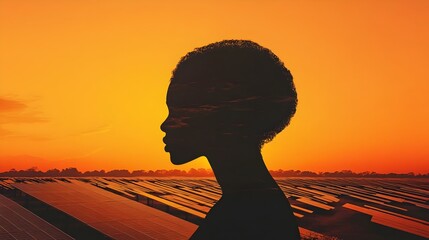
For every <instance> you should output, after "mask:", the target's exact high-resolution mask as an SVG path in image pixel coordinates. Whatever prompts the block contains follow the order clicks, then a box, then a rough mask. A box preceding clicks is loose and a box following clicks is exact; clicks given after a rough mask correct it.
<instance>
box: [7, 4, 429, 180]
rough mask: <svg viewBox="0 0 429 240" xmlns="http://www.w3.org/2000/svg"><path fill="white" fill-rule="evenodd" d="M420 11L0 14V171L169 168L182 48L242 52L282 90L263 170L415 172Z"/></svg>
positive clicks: (297, 8) (50, 9)
mask: <svg viewBox="0 0 429 240" xmlns="http://www.w3.org/2000/svg"><path fill="white" fill-rule="evenodd" d="M428 9H429V1H425V0H421V1H417V0H403V1H398V0H384V1H383V0H380V1H372V0H363V1H342V0H338V1H334V0H327V1H314V0H313V1H256V0H251V1H244V0H240V1H225V0H216V1H201V0H198V1H190V0H189V1H188V0H183V1H137V0H117V1H109V0H104V1H95V0H76V1H66V0H38V1H30V0H22V1H14V0H0V171H5V170H9V169H11V168H16V169H27V168H30V167H34V166H37V167H38V168H39V169H41V170H47V169H50V168H65V167H77V168H79V169H80V170H93V169H106V170H110V169H130V170H135V169H172V168H179V169H189V168H191V167H195V168H199V167H203V168H208V167H209V165H208V163H207V161H206V159H204V158H200V159H198V160H196V161H194V162H192V163H189V164H186V165H183V166H174V165H172V164H171V163H170V162H169V156H168V154H167V153H165V152H164V150H163V148H164V145H163V142H162V137H163V136H164V134H163V132H161V130H160V129H159V125H160V124H161V123H162V121H163V120H164V119H165V117H166V116H167V107H166V105H165V94H166V91H167V87H168V84H169V78H170V76H171V71H172V70H173V69H174V67H175V65H176V64H177V62H178V61H179V59H180V57H181V56H183V55H185V54H186V53H187V52H189V51H191V50H193V49H194V48H195V47H200V46H203V45H206V44H209V43H211V42H215V41H220V40H223V39H249V40H253V41H255V42H257V43H259V44H261V45H262V46H264V47H267V48H269V49H271V50H272V51H273V52H274V53H275V54H276V55H277V56H279V58H280V59H282V60H283V61H284V63H285V65H286V67H287V68H289V69H290V70H291V72H292V74H293V76H294V81H295V84H296V88H297V91H298V98H299V104H298V109H297V113H296V115H295V117H294V118H293V119H292V121H291V125H290V126H289V127H288V128H286V129H285V130H284V131H283V132H282V133H281V134H279V135H278V136H277V137H276V138H275V139H274V140H273V142H271V143H269V144H267V145H266V146H265V147H264V149H263V154H264V157H265V162H266V163H267V165H268V167H269V168H270V169H279V168H281V169H295V170H311V171H316V172H319V171H336V170H343V169H350V170H353V171H357V172H361V171H376V172H381V173H385V172H401V173H403V172H405V173H406V172H410V171H413V172H415V173H428V172H429V161H428V160H429V140H428V139H429V107H428V102H429V73H428V56H429V44H428V43H429V31H428V30H427V27H428V26H429V14H427V10H428Z"/></svg>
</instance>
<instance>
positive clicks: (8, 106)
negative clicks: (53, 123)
mask: <svg viewBox="0 0 429 240" xmlns="http://www.w3.org/2000/svg"><path fill="white" fill-rule="evenodd" d="M47 121H48V119H46V118H44V117H43V116H42V114H41V112H38V111H35V110H34V109H31V107H29V105H28V104H27V103H26V102H25V101H22V100H16V99H10V98H6V97H1V96H0V137H5V136H8V137H9V136H10V137H12V136H20V135H21V134H16V133H14V132H12V131H10V130H9V129H7V128H6V127H4V125H5V124H16V123H41V122H47Z"/></svg>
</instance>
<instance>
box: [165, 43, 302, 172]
mask: <svg viewBox="0 0 429 240" xmlns="http://www.w3.org/2000/svg"><path fill="white" fill-rule="evenodd" d="M296 104H297V94H296V91H295V86H294V84H293V81H292V75H291V74H290V72H289V71H288V70H287V69H286V68H285V66H284V65H283V63H282V62H281V61H280V60H279V58H278V57H277V56H276V55H274V54H273V53H272V52H271V51H270V50H269V49H267V48H264V47H262V46H260V45H258V44H257V43H254V42H252V41H247V40H224V41H221V42H216V43H212V44H209V45H207V46H204V47H201V48H197V49H195V50H194V51H192V52H189V53H188V54H187V55H186V56H184V57H183V58H182V59H181V60H180V62H179V63H178V64H177V66H176V69H175V70H174V71H173V75H172V77H171V83H170V86H169V88H168V93H167V105H168V108H169V115H168V117H167V119H166V120H165V121H164V123H163V124H162V125H161V129H162V130H163V131H164V132H166V137H165V138H164V142H165V143H166V145H167V146H166V151H168V152H170V155H171V160H172V162H173V163H175V164H182V163H185V162H188V161H191V160H193V159H195V158H197V157H200V156H207V155H208V154H210V152H211V151H217V149H219V148H224V149H225V148H228V147H231V148H234V146H236V145H246V146H254V147H258V148H260V147H261V146H262V145H263V144H264V143H266V142H269V141H270V140H272V139H273V138H274V136H275V135H276V134H277V133H279V132H280V131H282V130H283V129H284V128H285V127H286V126H287V125H288V124H289V121H290V119H291V117H292V116H293V114H294V113H295V110H296Z"/></svg>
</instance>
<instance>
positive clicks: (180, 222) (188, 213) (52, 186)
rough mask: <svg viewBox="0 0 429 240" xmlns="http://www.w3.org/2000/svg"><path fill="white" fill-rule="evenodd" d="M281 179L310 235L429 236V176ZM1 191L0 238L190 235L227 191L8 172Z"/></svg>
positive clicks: (206, 181) (185, 183)
mask: <svg viewBox="0 0 429 240" xmlns="http://www.w3.org/2000/svg"><path fill="white" fill-rule="evenodd" d="M276 181H277V182H278V184H279V186H280V187H281V188H282V190H283V191H284V192H285V194H286V196H288V198H289V201H290V203H291V205H292V209H293V211H294V214H295V216H296V217H297V220H298V224H299V226H300V232H301V236H302V239H428V238H429V181H428V180H427V179H381V178H380V179H372V178H368V179H366V178H320V177H319V178H278V179H276ZM0 190H1V193H2V194H0V213H1V214H0V239H188V238H189V237H190V236H191V235H192V233H193V232H194V231H195V229H196V228H197V227H198V224H199V223H200V222H201V220H202V219H204V217H205V215H206V214H207V212H208V211H209V210H210V208H211V207H212V206H213V205H214V204H215V203H216V202H217V201H218V200H219V198H220V197H221V194H222V193H221V189H220V187H219V185H218V184H217V182H216V181H215V180H214V179H211V178H95V177H94V178H2V179H0ZM285 239H286V237H285Z"/></svg>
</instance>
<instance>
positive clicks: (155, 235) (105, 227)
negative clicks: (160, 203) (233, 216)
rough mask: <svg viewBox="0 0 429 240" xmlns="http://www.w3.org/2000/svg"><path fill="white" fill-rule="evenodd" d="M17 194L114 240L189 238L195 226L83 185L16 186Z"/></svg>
mask: <svg viewBox="0 0 429 240" xmlns="http://www.w3.org/2000/svg"><path fill="white" fill-rule="evenodd" d="M14 186H15V187H16V188H18V189H20V190H21V191H23V192H25V193H27V194H29V195H31V196H33V197H35V198H37V199H39V200H41V201H43V202H45V203H47V204H49V205H51V206H53V207H55V208H57V209H59V210H61V211H63V212H65V213H67V214H69V215H71V216H73V217H75V218H76V219H78V220H80V221H82V222H84V223H86V224H88V225H89V226H91V227H93V228H95V229H97V230H98V231H100V232H102V233H104V234H106V235H108V236H109V237H112V238H114V239H160V240H161V239H189V237H190V236H191V235H192V234H193V232H194V231H195V230H196V228H197V226H196V225H194V224H192V223H189V222H187V221H185V220H182V219H179V218H177V217H174V216H172V215H170V214H167V213H164V212H162V211H159V210H157V209H153V208H151V207H148V206H146V205H143V204H141V203H138V202H135V201H132V200H129V199H127V198H124V197H121V196H119V195H116V194H114V193H110V192H108V191H105V190H102V189H100V188H97V187H94V186H92V185H90V184H87V183H82V182H79V181H76V180H72V181H71V183H65V182H55V183H43V184H25V183H17V184H14Z"/></svg>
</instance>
